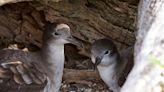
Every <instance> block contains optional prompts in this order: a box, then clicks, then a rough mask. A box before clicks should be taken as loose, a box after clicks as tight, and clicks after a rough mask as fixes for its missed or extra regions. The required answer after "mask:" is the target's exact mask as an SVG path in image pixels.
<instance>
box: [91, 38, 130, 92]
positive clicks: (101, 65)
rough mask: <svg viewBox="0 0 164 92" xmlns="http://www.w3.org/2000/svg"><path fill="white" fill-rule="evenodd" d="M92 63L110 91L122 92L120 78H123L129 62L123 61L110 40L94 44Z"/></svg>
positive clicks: (92, 47)
mask: <svg viewBox="0 0 164 92" xmlns="http://www.w3.org/2000/svg"><path fill="white" fill-rule="evenodd" d="M124 52H125V51H124ZM122 54H125V53H122ZM91 61H92V63H93V64H94V65H95V67H97V69H98V72H99V75H100V77H101V79H102V80H103V81H104V82H105V84H106V85H107V86H108V87H109V90H112V91H113V92H120V89H121V87H120V85H119V84H118V82H119V78H121V77H122V76H123V70H124V69H125V66H126V64H127V61H125V60H122V57H121V55H120V53H119V52H118V50H117V47H116V45H115V44H114V42H113V41H112V40H111V39H110V38H103V39H98V40H96V41H95V42H93V44H92V46H91Z"/></svg>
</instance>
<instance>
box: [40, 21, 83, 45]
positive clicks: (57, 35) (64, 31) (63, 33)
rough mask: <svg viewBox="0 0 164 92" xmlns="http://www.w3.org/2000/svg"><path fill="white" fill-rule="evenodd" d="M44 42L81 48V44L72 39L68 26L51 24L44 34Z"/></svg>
mask: <svg viewBox="0 0 164 92" xmlns="http://www.w3.org/2000/svg"><path fill="white" fill-rule="evenodd" d="M43 41H44V42H48V43H49V42H53V43H55V44H66V43H72V44H74V45H77V46H81V43H80V42H79V41H77V40H76V39H75V38H74V37H72V35H71V32H70V27H69V26H68V25H67V24H55V23H51V24H49V25H48V27H47V29H46V31H45V32H44V34H43Z"/></svg>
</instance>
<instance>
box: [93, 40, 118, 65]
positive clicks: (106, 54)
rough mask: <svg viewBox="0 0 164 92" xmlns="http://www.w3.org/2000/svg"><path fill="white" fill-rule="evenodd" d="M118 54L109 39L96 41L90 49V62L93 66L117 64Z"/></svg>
mask: <svg viewBox="0 0 164 92" xmlns="http://www.w3.org/2000/svg"><path fill="white" fill-rule="evenodd" d="M118 57H119V53H118V51H117V48H116V46H115V44H114V43H113V42H112V41H111V40H110V39H99V40H96V41H95V42H94V43H93V44H92V47H91V60H92V62H93V63H94V64H95V66H109V65H111V64H113V63H116V62H117V59H118Z"/></svg>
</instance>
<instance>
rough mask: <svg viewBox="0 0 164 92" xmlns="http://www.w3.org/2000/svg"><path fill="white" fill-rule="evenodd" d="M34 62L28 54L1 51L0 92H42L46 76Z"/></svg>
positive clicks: (34, 57) (34, 58) (33, 58)
mask: <svg viewBox="0 0 164 92" xmlns="http://www.w3.org/2000/svg"><path fill="white" fill-rule="evenodd" d="M38 60H39V59H38ZM35 61H36V56H33V57H32V55H31V54H29V52H23V51H18V50H1V51H0V92H42V90H43V88H44V86H45V85H46V79H47V78H46V77H47V76H46V74H45V72H44V71H43V70H42V69H43V68H42V67H41V66H40V63H39V62H35Z"/></svg>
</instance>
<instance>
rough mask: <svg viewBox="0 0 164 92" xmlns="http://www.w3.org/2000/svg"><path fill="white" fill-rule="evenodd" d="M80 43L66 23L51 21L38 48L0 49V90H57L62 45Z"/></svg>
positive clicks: (61, 62)
mask: <svg viewBox="0 0 164 92" xmlns="http://www.w3.org/2000/svg"><path fill="white" fill-rule="evenodd" d="M66 43H72V44H75V45H78V46H79V45H80V43H79V42H78V41H77V40H75V39H74V38H73V37H72V35H71V33H70V27H69V26H68V25H66V24H55V23H51V24H49V25H48V27H47V30H46V31H44V33H43V44H42V48H41V51H39V52H36V53H30V52H24V51H20V50H9V49H5V50H1V51H0V92H59V89H60V86H61V82H62V75H63V68H64V44H66Z"/></svg>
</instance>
